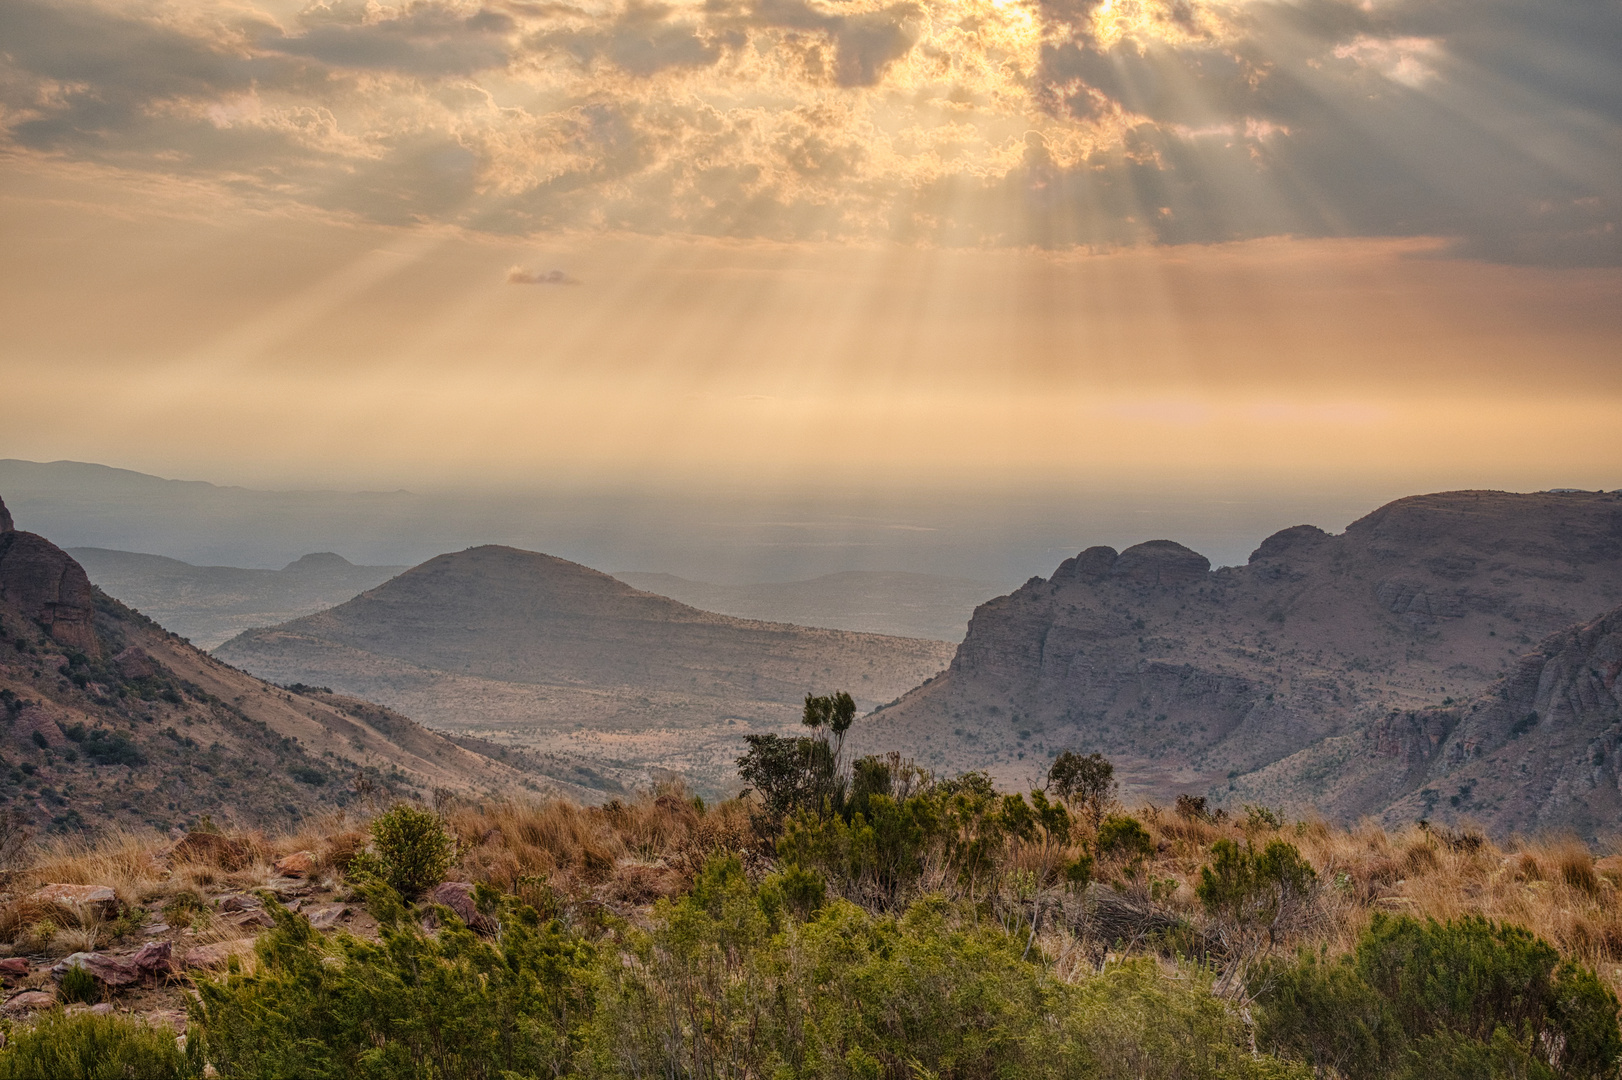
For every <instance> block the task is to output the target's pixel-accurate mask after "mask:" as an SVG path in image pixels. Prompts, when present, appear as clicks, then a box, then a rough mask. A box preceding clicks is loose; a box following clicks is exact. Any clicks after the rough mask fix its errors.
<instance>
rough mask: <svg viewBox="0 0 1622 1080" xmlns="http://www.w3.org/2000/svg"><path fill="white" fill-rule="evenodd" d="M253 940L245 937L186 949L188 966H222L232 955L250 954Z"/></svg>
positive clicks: (229, 960) (227, 962) (228, 961)
mask: <svg viewBox="0 0 1622 1080" xmlns="http://www.w3.org/2000/svg"><path fill="white" fill-rule="evenodd" d="M252 955H253V942H252V941H251V940H249V939H247V938H241V939H238V940H236V941H220V942H216V943H214V944H213V945H198V946H196V947H194V948H191V949H187V950H186V966H187V967H188V968H223V967H225V966H226V965H227V964H229V963H230V962H231V957H233V956H252Z"/></svg>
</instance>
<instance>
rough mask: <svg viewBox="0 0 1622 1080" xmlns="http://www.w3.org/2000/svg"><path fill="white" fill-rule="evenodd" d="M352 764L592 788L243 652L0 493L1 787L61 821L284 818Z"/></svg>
mask: <svg viewBox="0 0 1622 1080" xmlns="http://www.w3.org/2000/svg"><path fill="white" fill-rule="evenodd" d="M548 768H551V769H552V771H555V772H557V773H559V774H561V775H562V777H563V778H562V779H553V778H551V777H548V776H546V775H543V774H544V772H545V771H546V770H547V769H548ZM357 778H359V779H363V780H365V781H366V785H362V786H363V787H364V786H367V785H369V786H370V788H371V789H372V790H374V791H375V792H377V793H378V794H379V795H381V796H382V797H388V796H390V795H391V794H395V795H410V794H415V795H422V794H426V793H428V792H431V791H432V790H433V789H435V788H447V789H450V790H452V791H458V792H464V793H468V794H474V795H496V796H502V795H511V794H516V793H518V792H521V791H530V792H542V791H544V792H551V793H567V794H572V795H577V796H581V795H583V796H587V797H590V796H592V795H595V794H596V792H594V791H590V790H588V789H587V788H584V787H582V786H581V785H580V784H577V783H574V782H573V780H574V779H579V778H581V777H579V775H578V774H575V773H572V772H571V771H570V766H569V765H568V763H566V762H563V761H558V760H553V761H551V762H546V761H537V760H535V759H531V758H525V757H523V756H520V755H514V754H512V753H510V752H509V751H507V750H504V749H502V748H498V747H494V746H488V745H486V744H482V743H477V742H475V741H473V740H454V739H450V738H447V737H445V736H441V735H437V734H435V733H433V732H431V731H427V730H426V729H424V728H422V727H419V726H418V725H416V724H414V723H412V722H411V721H410V720H407V719H406V718H405V717H403V716H400V715H398V714H395V713H391V712H388V711H387V710H383V709H380V708H378V707H376V706H373V705H370V704H369V703H367V702H362V701H355V700H352V699H348V698H343V697H340V696H337V695H333V694H329V693H324V692H317V691H311V692H308V693H304V692H294V691H292V690H287V689H283V688H281V687H277V686H271V685H268V684H266V683H264V682H262V681H260V680H259V679H256V678H253V677H252V676H249V675H246V674H244V673H243V672H241V671H237V670H234V669H232V668H230V667H228V666H226V665H225V664H222V663H220V662H219V661H217V660H215V659H213V658H212V657H210V656H208V655H207V654H205V653H202V652H200V651H198V650H197V649H195V648H193V647H192V646H191V645H189V644H187V643H186V642H185V641H183V640H182V639H180V638H178V637H176V636H175V635H173V634H171V633H169V632H167V631H165V630H164V629H163V628H162V627H160V626H158V625H157V624H156V623H154V622H153V621H152V620H150V619H148V618H146V617H145V616H143V615H141V614H139V613H138V612H136V611H133V610H132V609H130V608H128V607H126V606H125V605H124V604H121V603H119V602H118V601H117V600H114V599H113V598H111V597H109V596H108V595H107V594H106V593H104V592H102V591H100V590H99V589H96V588H95V587H94V586H92V585H91V583H90V579H89V577H88V576H87V575H86V574H85V571H84V568H83V567H81V566H80V565H79V564H78V563H77V562H76V561H75V560H74V559H73V558H72V557H71V556H70V555H68V554H67V553H66V552H65V551H63V550H62V549H61V548H59V547H57V546H56V545H54V544H52V543H51V542H50V541H49V540H46V539H45V538H44V537H42V536H38V535H36V534H34V533H30V532H23V531H19V530H17V529H15V528H14V527H13V524H12V520H11V516H10V514H9V512H7V511H6V509H5V504H4V503H3V502H0V805H4V806H5V807H7V808H8V809H10V810H11V811H13V812H16V813H18V814H20V815H21V816H22V817H23V818H25V819H27V820H29V821H31V822H33V823H34V824H35V825H39V826H45V827H49V828H54V829H60V830H73V829H78V828H82V827H84V826H87V825H108V824H118V825H124V826H129V825H135V824H146V825H150V826H153V827H155V828H159V829H168V828H171V827H173V826H176V825H179V824H182V823H186V822H190V821H195V819H196V817H197V815H199V814H203V813H207V814H209V815H211V816H212V817H214V818H215V819H216V820H217V821H220V822H221V823H226V822H234V823H236V824H238V825H241V826H244V827H268V826H271V825H276V826H278V827H281V826H285V825H287V824H288V823H289V822H290V821H295V820H297V819H299V818H301V817H305V816H308V815H310V814H313V813H317V812H321V811H324V810H329V809H336V808H338V807H342V806H344V805H346V804H348V803H350V802H352V801H353V800H354V799H355V798H356V797H357V792H356V790H355V789H354V787H353V786H352V784H353V782H354V780H356V779H357Z"/></svg>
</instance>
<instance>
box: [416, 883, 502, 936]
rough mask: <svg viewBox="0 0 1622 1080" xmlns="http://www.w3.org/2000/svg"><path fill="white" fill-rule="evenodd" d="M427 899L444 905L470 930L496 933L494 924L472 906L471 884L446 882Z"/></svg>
mask: <svg viewBox="0 0 1622 1080" xmlns="http://www.w3.org/2000/svg"><path fill="white" fill-rule="evenodd" d="M428 899H429V901H430V902H432V903H435V904H444V905H445V906H446V907H448V908H450V909H451V910H452V911H454V912H456V914H457V917H458V918H460V919H461V920H462V921H463V922H464V923H466V924H467V925H468V928H469V929H470V930H476V931H478V932H479V933H481V934H493V933H495V931H496V924H495V922H494V921H493V920H491V919H489V918H487V917H485V916H484V915H481V914H480V913H479V909H478V908H477V907H476V906H475V905H474V903H473V885H472V883H471V882H466V881H447V882H445V883H444V884H443V885H439V886H437V887H436V888H435V889H434V891H433V892H431V893H429V894H428Z"/></svg>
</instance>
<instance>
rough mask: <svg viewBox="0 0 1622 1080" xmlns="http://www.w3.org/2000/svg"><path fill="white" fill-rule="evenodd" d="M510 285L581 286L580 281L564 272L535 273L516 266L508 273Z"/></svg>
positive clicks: (547, 271)
mask: <svg viewBox="0 0 1622 1080" xmlns="http://www.w3.org/2000/svg"><path fill="white" fill-rule="evenodd" d="M507 284H509V285H579V284H580V279H579V278H573V277H570V276H569V275H568V274H566V273H564V272H563V271H562V270H546V271H535V270H525V269H524V268H523V267H522V266H515V267H513V268H511V269H510V270H508V271H507Z"/></svg>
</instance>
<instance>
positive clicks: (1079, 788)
mask: <svg viewBox="0 0 1622 1080" xmlns="http://www.w3.org/2000/svg"><path fill="white" fill-rule="evenodd" d="M1115 787H1116V784H1115V766H1114V765H1111V764H1110V762H1109V759H1108V758H1106V757H1105V756H1104V755H1103V754H1100V753H1097V752H1096V751H1095V752H1094V753H1091V754H1088V755H1087V756H1085V757H1083V756H1082V755H1080V754H1078V753H1076V752H1075V751H1074V750H1066V751H1065V752H1064V753H1062V754H1060V755H1059V756H1058V757H1056V758H1054V759H1053V765H1052V767H1051V768H1049V769H1048V790H1049V791H1051V792H1053V793H1054V794H1055V795H1057V796H1059V798H1061V799H1063V800H1064V801H1065V802H1067V803H1069V804H1070V805H1071V806H1073V807H1074V808H1075V809H1076V812H1077V813H1078V814H1080V815H1081V816H1082V817H1084V818H1086V819H1087V820H1088V821H1089V822H1091V823H1092V826H1093V828H1094V829H1097V828H1098V824H1099V822H1101V821H1103V820H1104V814H1105V812H1106V811H1107V810H1108V809H1109V806H1110V804H1111V803H1112V802H1114V801H1115Z"/></svg>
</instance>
